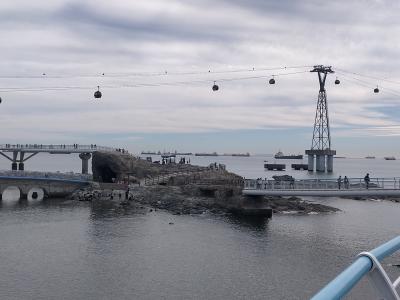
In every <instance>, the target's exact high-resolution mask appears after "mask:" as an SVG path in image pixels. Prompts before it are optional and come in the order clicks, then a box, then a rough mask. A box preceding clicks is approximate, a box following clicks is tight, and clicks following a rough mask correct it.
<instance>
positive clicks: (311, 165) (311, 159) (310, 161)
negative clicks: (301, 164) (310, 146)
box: [308, 154, 314, 172]
mask: <svg viewBox="0 0 400 300" xmlns="http://www.w3.org/2000/svg"><path fill="white" fill-rule="evenodd" d="M308 171H310V172H313V171H314V155H311V154H309V155H308Z"/></svg>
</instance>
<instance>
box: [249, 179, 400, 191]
mask: <svg viewBox="0 0 400 300" xmlns="http://www.w3.org/2000/svg"><path fill="white" fill-rule="evenodd" d="M367 188H368V189H400V178H399V177H393V178H371V179H370V181H369V183H368V184H367V183H366V182H365V181H364V178H349V179H348V183H345V182H344V181H343V179H342V181H341V183H340V184H339V182H338V180H337V179H304V180H291V181H278V180H265V179H246V180H245V181H244V189H247V190H337V189H343V190H360V189H367Z"/></svg>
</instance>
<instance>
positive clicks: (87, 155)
mask: <svg viewBox="0 0 400 300" xmlns="http://www.w3.org/2000/svg"><path fill="white" fill-rule="evenodd" d="M91 157H92V155H91V154H90V153H81V154H79V158H80V159H81V160H82V174H88V173H89V159H90V158H91Z"/></svg>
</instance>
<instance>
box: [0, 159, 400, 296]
mask: <svg viewBox="0 0 400 300" xmlns="http://www.w3.org/2000/svg"><path fill="white" fill-rule="evenodd" d="M62 157H63V163H61V161H60V160H59V161H58V162H57V164H56V163H55V164H52V163H51V162H50V160H47V161H46V160H45V159H46V157H45V156H43V157H39V158H37V161H36V162H35V163H34V160H32V162H31V163H28V164H27V169H37V170H42V169H43V168H44V167H43V166H45V167H46V169H47V170H50V169H51V168H52V167H53V169H51V170H54V171H55V170H60V171H69V170H74V169H73V168H74V167H73V166H75V164H76V169H75V170H76V171H78V170H79V163H80V161H79V159H78V158H77V157H75V158H74V157H68V158H65V156H60V157H58V156H57V158H62ZM191 159H192V163H198V164H203V165H206V164H208V163H209V162H212V161H217V162H221V163H225V164H226V165H227V166H228V169H230V170H232V171H234V172H237V173H238V174H240V175H242V176H245V177H248V178H250V177H270V176H272V175H273V174H274V173H271V172H264V169H263V167H262V164H263V161H264V160H268V159H271V158H268V157H263V156H260V157H249V158H246V157H235V158H233V157H218V158H217V159H216V158H206V157H198V158H195V157H192V158H191ZM40 162H41V163H42V165H41V168H40V169H39V168H36V167H35V166H36V165H35V164H36V163H37V164H40ZM288 163H289V162H288ZM7 165H8V164H4V166H5V167H7ZM0 167H2V168H4V167H3V165H0ZM335 170H336V171H335V173H334V174H332V175H331V176H334V177H336V176H338V175H339V174H341V175H342V176H343V175H348V176H357V177H360V176H363V175H364V173H365V172H369V173H370V174H371V176H382V177H393V176H397V174H396V172H397V170H400V169H399V165H398V162H397V161H384V160H378V159H376V160H365V159H337V160H335ZM275 173H278V174H291V172H275ZM293 174H295V177H297V178H300V177H303V178H305V177H307V176H310V175H308V173H307V172H302V171H296V172H295V171H293ZM309 200H310V201H315V202H319V203H326V204H327V205H331V206H335V207H338V208H340V209H341V210H342V212H340V213H335V214H328V215H307V216H294V215H274V217H273V218H272V219H271V220H270V221H265V220H252V219H243V218H241V219H238V218H234V217H227V216H218V215H210V214H205V215H200V216H175V215H171V214H169V213H168V212H163V211H157V212H154V211H153V212H149V211H142V210H140V211H136V210H131V209H123V208H115V207H113V206H108V205H91V204H89V203H78V204H76V203H73V202H70V201H62V200H56V199H50V200H48V201H46V202H37V203H28V202H4V201H3V202H1V205H0V270H1V272H0V299H307V298H309V297H310V296H311V295H313V294H314V293H315V292H317V291H318V290H319V289H320V288H321V287H322V286H323V285H324V284H325V283H327V282H328V281H329V280H330V279H332V278H333V277H334V276H335V275H336V274H338V273H339V272H340V271H341V270H342V269H343V268H345V267H346V266H347V265H349V264H350V263H351V262H352V261H353V260H354V257H355V256H356V254H357V253H359V252H361V251H363V250H369V249H371V248H374V247H375V246H377V245H379V244H380V243H382V242H384V241H386V240H388V239H391V238H393V237H395V236H396V235H398V234H399V229H400V219H399V217H398V216H399V215H400V204H398V203H392V202H386V201H379V200H377V201H355V200H345V199H338V198H321V199H318V198H314V199H311V198H309ZM170 222H173V223H174V224H172V225H169V223H170ZM399 262H400V255H395V256H392V257H391V258H389V259H387V261H385V266H386V265H387V264H390V263H399ZM386 268H387V269H388V271H389V272H390V274H391V276H394V275H395V274H397V275H399V273H400V270H399V269H398V268H396V267H391V266H386ZM396 272H397V273H396ZM349 298H350V299H374V294H373V290H372V289H371V288H370V286H369V284H368V282H367V281H363V282H362V283H361V284H360V285H359V286H358V287H357V288H356V289H355V290H354V292H353V293H352V294H351V295H350V297H349Z"/></svg>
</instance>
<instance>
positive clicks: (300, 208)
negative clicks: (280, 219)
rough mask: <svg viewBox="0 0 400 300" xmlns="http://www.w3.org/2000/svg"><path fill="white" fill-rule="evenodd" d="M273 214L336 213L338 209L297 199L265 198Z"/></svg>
mask: <svg viewBox="0 0 400 300" xmlns="http://www.w3.org/2000/svg"><path fill="white" fill-rule="evenodd" d="M266 200H267V201H268V202H269V205H270V206H271V208H272V209H273V212H274V213H287V212H295V213H300V214H310V213H329V212H337V211H340V209H338V208H335V207H332V206H327V205H323V204H318V203H309V202H307V201H304V200H302V199H301V198H298V197H289V198H287V197H286V198H284V197H266Z"/></svg>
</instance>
